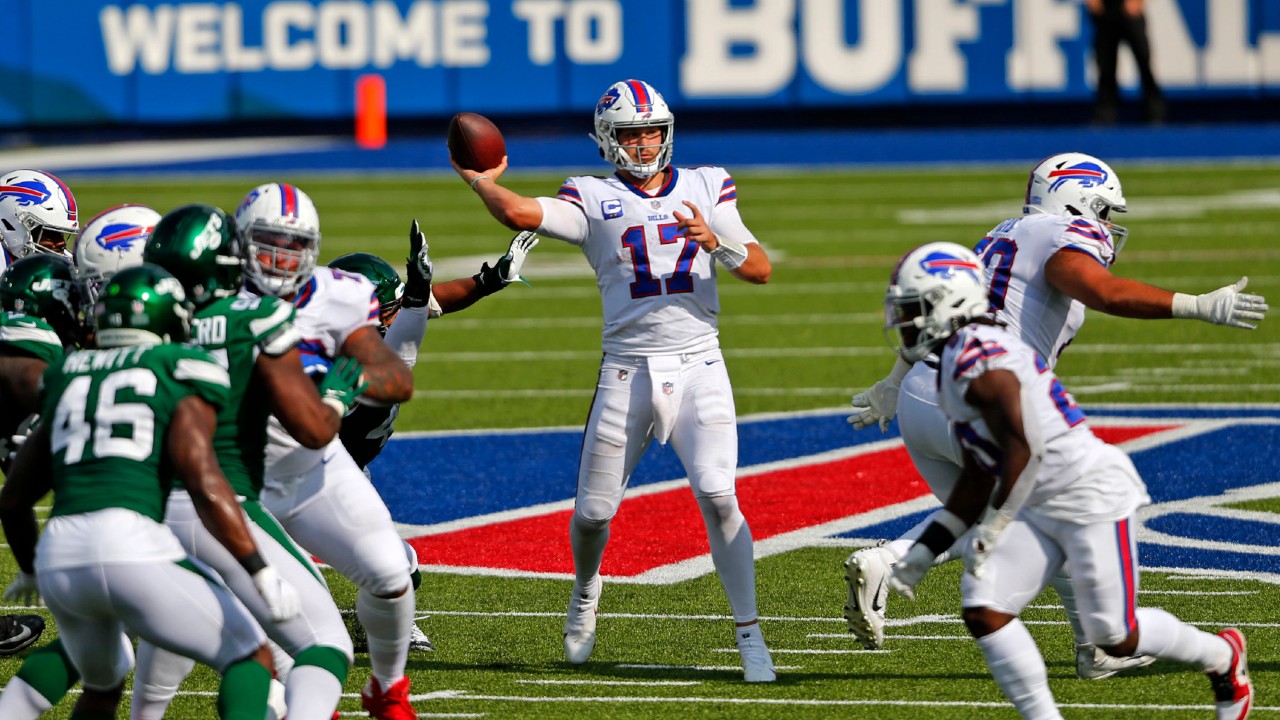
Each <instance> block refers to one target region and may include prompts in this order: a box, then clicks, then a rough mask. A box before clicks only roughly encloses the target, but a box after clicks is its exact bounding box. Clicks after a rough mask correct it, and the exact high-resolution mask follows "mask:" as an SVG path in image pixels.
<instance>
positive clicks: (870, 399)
mask: <svg viewBox="0 0 1280 720" xmlns="http://www.w3.org/2000/svg"><path fill="white" fill-rule="evenodd" d="M850 404H851V405H853V414H852V415H850V416H849V424H850V425H852V426H853V429H854V430H861V429H863V428H869V427H871V426H872V425H875V424H877V423H878V424H879V425H880V432H882V433H883V432H889V423H890V422H892V421H893V416H894V415H897V414H898V383H896V382H894V381H893V379H892V378H885V379H883V380H880V381H879V382H877V383H876V384H875V385H872V386H871V387H869V388H867V389H866V390H863V391H862V392H860V393H858V394H857V395H854V396H853V402H852V403H850Z"/></svg>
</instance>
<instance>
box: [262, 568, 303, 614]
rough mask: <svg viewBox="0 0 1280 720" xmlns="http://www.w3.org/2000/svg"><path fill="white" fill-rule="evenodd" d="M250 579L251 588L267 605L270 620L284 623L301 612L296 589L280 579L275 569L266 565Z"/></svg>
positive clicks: (300, 603)
mask: <svg viewBox="0 0 1280 720" xmlns="http://www.w3.org/2000/svg"><path fill="white" fill-rule="evenodd" d="M252 578H253V586H254V587H255V588H257V589H258V594H259V595H261V596H262V599H263V600H264V601H266V603H267V610H268V611H270V613H271V619H272V620H274V621H276V622H284V621H285V620H288V619H289V618H291V617H293V616H295V615H297V614H298V613H300V612H302V598H301V596H299V595H298V589H297V588H295V587H294V586H293V585H291V584H290V583H289V581H288V580H285V579H284V578H282V577H280V573H279V572H278V571H277V570H276V569H275V567H273V566H271V565H266V566H264V567H263V568H262V569H261V570H259V571H258V572H256V573H254V574H253V575H252Z"/></svg>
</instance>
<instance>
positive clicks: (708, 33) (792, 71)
mask: <svg viewBox="0 0 1280 720" xmlns="http://www.w3.org/2000/svg"><path fill="white" fill-rule="evenodd" d="M685 7H686V11H687V13H688V15H687V17H688V21H687V23H686V26H687V27H688V28H689V38H688V47H689V49H688V52H687V53H686V54H685V56H684V57H683V58H681V59H680V91H681V92H682V93H684V94H685V95H687V96H689V97H735V96H740V97H757V96H763V95H772V94H774V93H776V92H778V91H780V90H782V89H783V88H785V87H786V86H787V83H789V82H791V81H792V79H794V78H795V75H796V67H797V62H796V37H795V34H794V32H793V31H792V28H793V27H794V25H795V12H796V7H795V0H756V2H755V4H753V5H751V6H749V7H734V6H732V5H731V4H730V2H729V0H698V1H697V2H690V3H687V4H686V5H685Z"/></svg>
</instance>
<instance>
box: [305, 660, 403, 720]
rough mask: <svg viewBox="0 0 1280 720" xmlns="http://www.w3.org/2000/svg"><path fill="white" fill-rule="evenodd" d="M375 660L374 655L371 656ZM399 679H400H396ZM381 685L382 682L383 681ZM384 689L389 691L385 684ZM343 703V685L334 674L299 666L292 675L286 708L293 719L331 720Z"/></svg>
mask: <svg viewBox="0 0 1280 720" xmlns="http://www.w3.org/2000/svg"><path fill="white" fill-rule="evenodd" d="M370 657H372V652H370ZM397 679H399V678H397ZM378 682H380V683H381V682H382V680H381V679H379V680H378ZM382 687H383V688H385V687H387V686H386V685H385V684H383V686H382ZM340 699H342V683H341V682H339V681H338V678H336V677H334V675H333V673H331V672H329V671H328V670H325V669H324V668H321V667H317V666H315V665H298V666H295V667H294V668H293V672H292V673H290V674H289V684H288V686H286V688H285V704H286V705H287V706H288V708H289V717H291V718H328V717H332V716H333V710H334V708H336V707H337V706H338V701H339V700H340Z"/></svg>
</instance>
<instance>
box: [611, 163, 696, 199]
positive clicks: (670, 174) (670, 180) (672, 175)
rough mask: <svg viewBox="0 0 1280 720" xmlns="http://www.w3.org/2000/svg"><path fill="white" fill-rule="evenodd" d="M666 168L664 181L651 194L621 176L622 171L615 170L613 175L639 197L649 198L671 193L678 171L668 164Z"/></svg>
mask: <svg viewBox="0 0 1280 720" xmlns="http://www.w3.org/2000/svg"><path fill="white" fill-rule="evenodd" d="M666 169H667V181H666V182H664V183H663V184H662V187H660V188H658V190H657V192H655V193H653V194H652V195H650V194H649V193H647V192H645V191H644V190H641V189H640V188H639V187H637V186H636V185H634V184H632V183H631V181H630V180H627V179H626V178H624V177H622V173H618V172H615V173H614V174H613V176H614V177H616V178H618V182H620V183H622V186H623V187H625V188H626V189H628V190H630V191H631V192H633V193H635V194H636V195H639V196H640V197H642V198H644V199H646V200H648V199H650V198H656V197H666V196H667V195H670V194H671V191H672V190H674V189H675V187H676V179H677V178H678V177H679V175H680V171H679V170H677V169H675V168H673V167H671V166H670V165H668V166H667V168H666Z"/></svg>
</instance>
